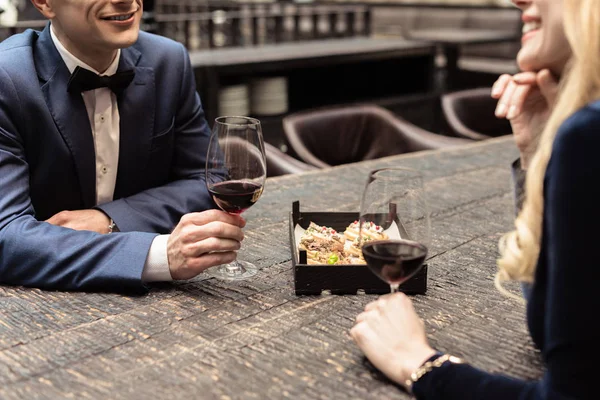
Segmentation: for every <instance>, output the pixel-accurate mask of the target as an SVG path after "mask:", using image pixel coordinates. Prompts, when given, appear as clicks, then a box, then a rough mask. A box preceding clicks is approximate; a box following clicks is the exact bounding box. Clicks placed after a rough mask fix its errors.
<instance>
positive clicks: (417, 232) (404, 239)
mask: <svg viewBox="0 0 600 400" xmlns="http://www.w3.org/2000/svg"><path fill="white" fill-rule="evenodd" d="M359 221H360V224H359V236H358V239H357V240H359V246H360V247H361V249H362V255H363V257H364V259H365V261H366V263H367V265H368V267H369V269H371V271H373V273H375V275H377V276H378V277H379V278H380V279H382V280H383V281H385V282H387V283H388V284H389V285H390V289H391V290H390V291H391V292H392V293H394V292H397V291H398V287H399V286H400V285H401V284H403V283H404V282H406V281H407V280H408V279H410V278H411V277H413V276H414V275H415V274H416V273H417V272H419V270H420V269H421V267H422V266H423V263H424V261H425V258H426V257H427V251H428V250H427V246H428V244H429V240H430V235H431V233H430V232H431V223H430V218H429V209H428V206H427V201H426V197H425V190H424V186H423V177H422V175H421V173H420V172H419V171H416V170H411V169H406V168H383V169H378V170H374V171H371V172H370V173H369V178H368V180H367V184H366V186H365V190H364V192H363V197H362V201H361V206H360V219H359ZM377 227H381V228H379V229H378V228H377ZM381 230H383V232H384V233H385V237H383V238H382V237H381V235H378V234H373V232H375V233H377V232H380V231H381Z"/></svg>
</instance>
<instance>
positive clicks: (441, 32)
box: [407, 28, 520, 45]
mask: <svg viewBox="0 0 600 400" xmlns="http://www.w3.org/2000/svg"><path fill="white" fill-rule="evenodd" d="M407 35H408V36H409V37H410V38H411V39H412V40H422V41H426V42H433V43H441V44H455V45H459V44H480V43H494V42H509V41H513V40H517V39H518V38H519V36H520V35H519V34H518V33H516V32H513V31H506V32H505V31H499V30H494V29H456V28H432V29H413V30H409V31H408V32H407Z"/></svg>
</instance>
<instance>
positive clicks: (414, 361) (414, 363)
mask: <svg viewBox="0 0 600 400" xmlns="http://www.w3.org/2000/svg"><path fill="white" fill-rule="evenodd" d="M436 354H438V352H437V351H436V350H434V349H433V348H431V347H429V346H427V347H423V348H422V349H420V350H419V351H416V352H414V353H413V354H412V355H411V356H410V357H403V358H402V360H399V363H401V364H402V368H401V370H400V373H399V374H398V376H397V377H395V379H394V380H395V381H396V383H399V384H400V385H402V386H404V385H405V383H406V381H407V380H408V379H410V376H411V374H412V373H413V372H415V371H416V370H417V369H419V367H421V366H422V365H423V364H424V363H425V362H427V360H429V359H430V358H431V357H432V356H434V355H436Z"/></svg>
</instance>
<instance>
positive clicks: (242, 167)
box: [206, 117, 267, 280]
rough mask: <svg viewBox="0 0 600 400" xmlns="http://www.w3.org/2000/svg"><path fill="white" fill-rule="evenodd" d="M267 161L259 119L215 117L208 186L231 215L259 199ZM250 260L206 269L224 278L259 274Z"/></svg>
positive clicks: (207, 175)
mask: <svg viewBox="0 0 600 400" xmlns="http://www.w3.org/2000/svg"><path fill="white" fill-rule="evenodd" d="M266 177H267V162H266V158H265V146H264V143H263V135H262V128H261V125H260V121H259V120H257V119H255V118H249V117H218V118H217V119H215V124H214V126H213V130H212V135H211V138H210V143H209V145H208V155H207V158H206V185H207V187H208V191H209V193H210V194H211V195H212V198H213V200H214V201H215V203H216V204H217V205H218V206H219V208H221V209H222V210H223V211H225V212H228V213H230V214H241V213H243V212H244V211H246V210H247V209H248V208H250V207H251V206H252V205H253V204H254V203H256V201H257V200H258V199H259V198H260V196H261V194H262V192H263V188H264V184H265V179H266ZM256 271H257V268H256V266H255V265H254V264H252V263H249V262H247V261H238V260H236V261H233V262H232V263H229V264H224V265H220V266H218V267H215V268H211V269H209V270H207V271H206V272H207V273H208V274H209V275H210V276H213V277H216V278H220V279H225V280H243V279H247V278H249V277H251V276H253V275H255V274H256Z"/></svg>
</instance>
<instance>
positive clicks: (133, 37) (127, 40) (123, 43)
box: [113, 31, 139, 49]
mask: <svg viewBox="0 0 600 400" xmlns="http://www.w3.org/2000/svg"><path fill="white" fill-rule="evenodd" d="M138 37H139V31H136V32H135V33H133V32H132V33H130V34H128V35H127V36H126V37H122V38H119V40H117V41H115V42H113V44H114V47H115V49H126V48H127V47H130V46H133V45H134V44H135V42H137V40H138Z"/></svg>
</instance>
